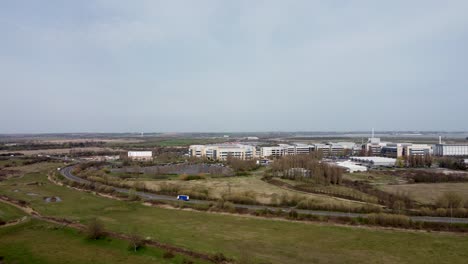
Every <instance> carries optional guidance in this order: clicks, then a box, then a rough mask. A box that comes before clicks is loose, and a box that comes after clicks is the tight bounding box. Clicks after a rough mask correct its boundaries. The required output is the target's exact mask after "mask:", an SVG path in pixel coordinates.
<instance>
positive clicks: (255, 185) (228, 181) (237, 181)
mask: <svg viewBox="0 0 468 264" xmlns="http://www.w3.org/2000/svg"><path fill="white" fill-rule="evenodd" d="M127 184H128V185H132V184H133V182H132V181H128V182H127ZM161 184H168V185H171V184H172V185H173V184H176V185H177V186H179V187H180V189H181V190H184V189H185V190H188V189H200V188H203V189H208V191H209V196H210V198H212V199H220V198H222V197H223V195H228V194H229V193H231V194H232V195H243V194H245V193H253V194H255V197H256V201H257V202H258V203H264V204H271V203H274V202H275V200H278V199H279V197H280V196H281V195H284V194H287V195H290V196H293V195H298V196H300V197H301V198H303V199H314V200H315V201H317V202H318V203H323V204H325V203H326V204H336V205H343V206H351V207H359V206H362V205H361V204H360V203H356V202H347V201H342V200H340V199H337V198H334V197H327V196H324V195H316V194H304V193H300V192H295V191H293V190H285V189H282V188H279V187H277V186H274V185H271V184H268V183H266V182H264V181H262V180H261V177H260V176H251V177H226V178H208V179H204V180H194V181H174V180H167V181H145V186H146V187H147V188H149V189H152V190H155V191H159V190H160V186H161Z"/></svg>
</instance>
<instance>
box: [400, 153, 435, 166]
mask: <svg viewBox="0 0 468 264" xmlns="http://www.w3.org/2000/svg"><path fill="white" fill-rule="evenodd" d="M405 163H406V167H409V168H424V167H428V168H430V167H431V166H432V157H431V155H429V154H425V155H409V156H406V157H405Z"/></svg>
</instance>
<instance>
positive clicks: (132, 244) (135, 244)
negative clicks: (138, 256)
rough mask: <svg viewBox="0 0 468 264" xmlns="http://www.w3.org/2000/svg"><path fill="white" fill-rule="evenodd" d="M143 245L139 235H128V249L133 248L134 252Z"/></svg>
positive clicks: (143, 241) (143, 242)
mask: <svg viewBox="0 0 468 264" xmlns="http://www.w3.org/2000/svg"><path fill="white" fill-rule="evenodd" d="M144 246H145V240H144V239H143V238H142V237H141V236H139V235H138V234H136V233H133V234H131V235H130V237H129V244H128V249H129V250H133V251H135V252H137V251H138V249H140V248H143V247H144Z"/></svg>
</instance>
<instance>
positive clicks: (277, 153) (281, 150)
mask: <svg viewBox="0 0 468 264" xmlns="http://www.w3.org/2000/svg"><path fill="white" fill-rule="evenodd" d="M314 150H315V146H314V145H307V144H300V143H296V144H293V145H288V144H279V145H278V146H272V147H261V148H260V156H261V157H263V158H266V157H281V156H285V155H300V154H310V153H311V152H313V151H314Z"/></svg>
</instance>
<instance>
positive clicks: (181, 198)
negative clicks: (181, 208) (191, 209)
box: [177, 195, 190, 201]
mask: <svg viewBox="0 0 468 264" xmlns="http://www.w3.org/2000/svg"><path fill="white" fill-rule="evenodd" d="M177 200H180V201H189V200H190V197H189V196H188V195H177Z"/></svg>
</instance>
